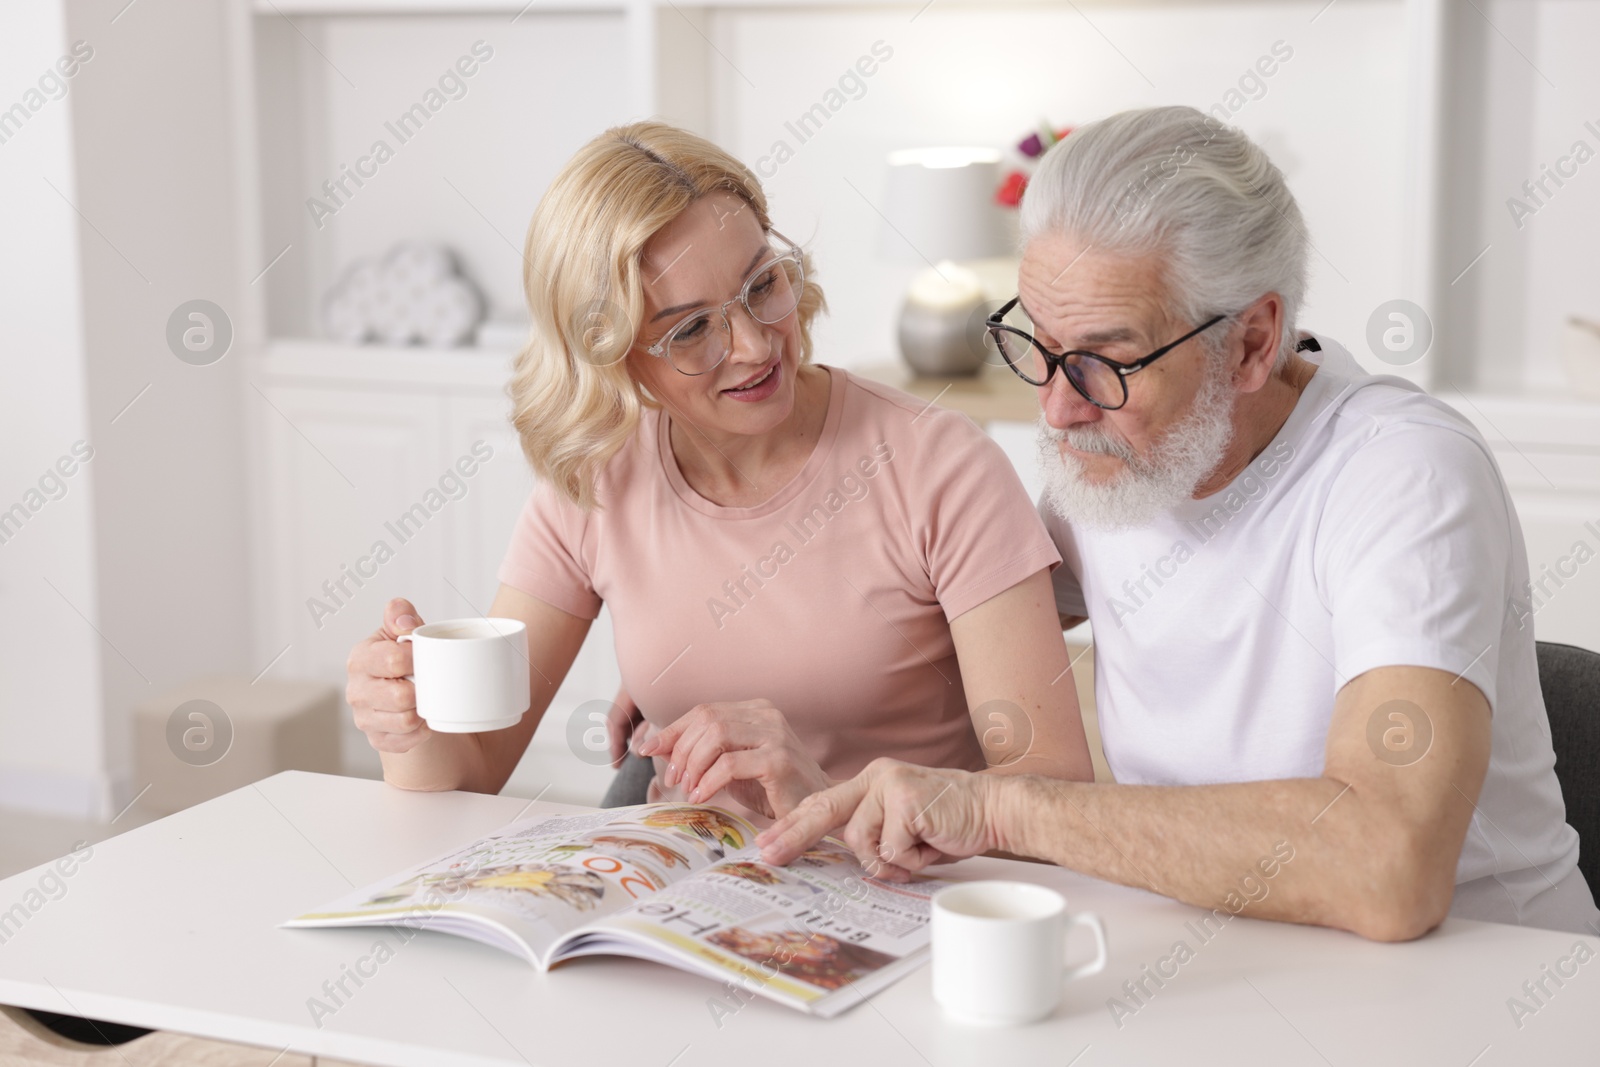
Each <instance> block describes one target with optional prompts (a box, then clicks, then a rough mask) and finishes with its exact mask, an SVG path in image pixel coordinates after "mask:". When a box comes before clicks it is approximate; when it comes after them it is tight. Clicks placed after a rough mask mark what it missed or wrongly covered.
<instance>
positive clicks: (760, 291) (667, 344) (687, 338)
mask: <svg viewBox="0 0 1600 1067" xmlns="http://www.w3.org/2000/svg"><path fill="white" fill-rule="evenodd" d="M771 236H772V237H774V238H776V239H777V240H778V241H781V242H782V243H783V246H784V247H781V248H774V249H773V252H774V254H773V257H772V258H771V259H769V260H767V261H766V262H764V263H762V264H761V266H759V267H757V268H756V269H755V271H754V272H753V273H751V275H750V276H749V277H748V278H746V279H745V282H744V285H743V286H742V287H740V289H739V294H738V295H737V296H735V297H734V298H733V299H731V300H729V301H727V302H725V303H724V304H722V305H721V306H720V307H714V308H701V309H700V310H698V311H693V312H690V313H689V314H688V315H687V316H686V317H684V318H683V319H682V320H680V321H679V322H678V323H677V324H676V325H675V326H673V327H672V329H670V330H668V331H667V332H666V334H665V335H664V336H662V338H661V339H660V340H658V341H657V342H656V343H655V344H653V345H650V346H649V347H648V348H646V349H645V351H647V352H649V353H650V354H651V355H652V356H664V357H666V359H667V362H669V363H671V364H672V367H673V369H674V370H676V371H677V372H678V373H679V374H688V375H699V374H705V373H706V372H707V371H710V370H712V369H714V368H715V367H716V366H717V365H718V364H720V363H721V362H722V361H723V360H725V359H727V358H728V352H729V351H730V350H731V349H732V348H733V327H732V325H731V324H730V323H729V321H728V308H729V307H730V306H731V305H733V304H735V303H738V304H741V305H743V306H744V309H745V311H746V312H747V313H749V315H750V317H751V318H752V319H754V320H755V321H756V322H759V323H761V324H762V325H763V326H771V325H773V324H774V323H778V322H782V321H783V320H784V319H785V318H787V317H789V316H790V315H792V314H794V310H795V308H797V307H799V306H800V295H801V294H802V293H803V292H804V291H805V285H806V271H805V259H804V253H802V252H801V251H800V248H799V246H798V245H796V244H795V243H794V242H793V241H791V240H789V239H788V238H787V237H785V236H783V235H782V234H781V233H779V232H778V231H776V230H773V231H771Z"/></svg>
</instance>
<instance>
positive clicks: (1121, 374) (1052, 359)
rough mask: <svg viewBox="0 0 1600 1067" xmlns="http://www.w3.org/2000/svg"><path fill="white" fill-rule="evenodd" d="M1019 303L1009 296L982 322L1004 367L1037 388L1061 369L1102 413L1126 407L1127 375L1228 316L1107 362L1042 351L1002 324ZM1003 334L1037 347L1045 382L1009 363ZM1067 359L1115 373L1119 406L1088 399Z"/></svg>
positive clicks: (1092, 355)
mask: <svg viewBox="0 0 1600 1067" xmlns="http://www.w3.org/2000/svg"><path fill="white" fill-rule="evenodd" d="M1021 301H1022V297H1021V296H1014V297H1012V298H1011V299H1010V300H1009V301H1008V302H1007V303H1006V304H1005V305H1004V306H1003V307H1001V308H1000V309H999V310H998V311H996V312H995V313H994V314H992V315H990V316H989V317H988V318H987V319H986V320H984V329H986V330H987V331H988V332H989V335H990V336H991V337H993V338H994V346H995V348H996V349H997V350H998V351H999V353H1000V357H1001V358H1002V359H1004V360H1005V361H1006V366H1008V367H1010V368H1011V369H1012V370H1013V371H1015V372H1016V375H1017V377H1019V378H1021V379H1022V380H1023V381H1025V382H1027V383H1028V384H1029V385H1036V386H1045V385H1048V384H1050V377H1051V375H1053V374H1055V372H1056V368H1057V367H1059V368H1061V373H1062V374H1064V375H1066V377H1067V383H1068V384H1069V385H1071V386H1072V388H1073V389H1074V390H1076V391H1077V393H1078V395H1079V396H1081V397H1083V398H1084V399H1085V400H1087V401H1088V402H1089V403H1091V404H1093V405H1094V406H1095V407H1097V408H1101V409H1102V410H1105V411H1116V410H1117V409H1119V408H1122V407H1125V406H1126V405H1127V403H1128V375H1130V374H1133V373H1135V372H1136V371H1141V370H1144V369H1145V368H1146V367H1148V366H1149V365H1150V364H1152V363H1154V362H1155V361H1156V360H1158V359H1160V358H1161V357H1162V356H1164V355H1166V354H1167V353H1168V352H1171V351H1172V350H1173V349H1174V348H1177V347H1178V346H1179V345H1181V344H1183V343H1184V342H1185V341H1187V340H1189V339H1190V338H1192V337H1198V336H1199V335H1200V334H1202V333H1204V332H1205V331H1206V330H1209V329H1210V328H1211V327H1213V326H1215V325H1216V324H1217V323H1219V322H1222V321H1223V320H1224V319H1226V318H1227V317H1228V316H1227V315H1217V316H1214V317H1213V318H1211V319H1208V320H1206V321H1205V322H1204V323H1202V324H1201V325H1199V326H1196V327H1195V328H1194V329H1192V330H1190V331H1189V332H1188V333H1186V334H1184V335H1183V336H1182V337H1180V338H1178V339H1177V340H1176V341H1173V342H1171V343H1170V344H1165V345H1162V346H1161V347H1160V348H1158V349H1156V350H1155V351H1154V352H1152V353H1150V354H1149V355H1148V356H1145V357H1143V358H1142V359H1136V360H1134V361H1133V362H1132V363H1118V362H1117V361H1116V360H1114V359H1109V358H1107V357H1105V356H1102V355H1101V354H1100V353H1098V352H1088V351H1085V350H1083V349H1076V348H1075V349H1068V350H1067V351H1065V352H1062V353H1060V354H1059V355H1058V354H1056V353H1055V352H1052V351H1050V350H1049V349H1047V348H1045V346H1044V345H1042V344H1040V343H1039V342H1038V341H1037V340H1036V339H1035V338H1034V336H1033V335H1032V334H1030V333H1028V332H1027V331H1025V330H1019V329H1017V328H1016V327H1015V326H1007V325H1006V324H1005V323H1004V322H1001V321H1000V320H1001V319H1003V318H1005V317H1006V316H1007V315H1009V314H1011V310H1012V309H1013V308H1015V307H1016V306H1017V305H1018V304H1019V303H1021ZM1002 331H1004V332H1005V333H1012V334H1016V335H1017V336H1018V337H1020V338H1022V339H1023V340H1025V341H1027V342H1028V343H1029V344H1031V345H1033V347H1034V348H1037V349H1038V350H1039V354H1040V355H1041V356H1043V357H1044V366H1045V371H1044V381H1040V382H1036V381H1034V380H1033V379H1032V378H1031V377H1029V376H1028V375H1027V374H1026V373H1024V371H1023V370H1022V368H1021V367H1019V366H1017V365H1016V364H1015V363H1013V362H1012V360H1011V357H1010V356H1009V355H1007V354H1006V349H1005V346H1004V345H1003V344H1001V343H1000V338H999V336H998V335H999V334H1000V333H1001V332H1002ZM1068 356H1079V357H1082V358H1084V359H1092V360H1095V361H1096V362H1099V363H1103V364H1105V365H1106V366H1107V367H1110V368H1111V369H1112V370H1113V371H1115V372H1116V374H1117V382H1118V383H1119V384H1120V385H1121V386H1122V400H1121V402H1120V403H1116V404H1102V403H1101V402H1100V401H1098V400H1096V399H1095V398H1094V397H1092V396H1090V395H1089V391H1088V389H1087V388H1085V387H1084V386H1083V385H1081V384H1079V382H1078V381H1077V379H1076V378H1074V377H1073V376H1072V372H1071V371H1069V370H1068V369H1067V357H1068Z"/></svg>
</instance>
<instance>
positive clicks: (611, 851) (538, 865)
mask: <svg viewBox="0 0 1600 1067" xmlns="http://www.w3.org/2000/svg"><path fill="white" fill-rule="evenodd" d="M755 834H756V830H755V827H753V826H752V825H751V824H750V823H748V822H746V821H745V820H743V819H741V818H739V817H738V816H736V815H733V814H731V813H729V812H726V811H722V810H721V809H718V808H705V807H696V808H687V807H684V806H682V805H675V804H646V805H642V806H639V807H634V808H616V809H611V810H607V811H602V812H596V813H594V814H584V815H558V816H548V815H545V816H533V817H530V818H528V819H525V820H521V821H518V822H514V823H511V824H508V825H507V826H505V827H502V828H501V829H499V830H497V831H495V832H494V833H493V834H490V835H489V836H487V837H485V838H482V839H481V840H478V841H475V842H473V843H472V844H470V845H467V846H465V847H462V848H458V849H455V850H453V851H451V852H448V853H446V854H445V855H443V856H439V857H437V858H435V859H432V860H429V861H427V862H425V863H422V864H419V865H418V866H416V867H414V868H412V869H411V870H409V871H405V872H402V873H400V874H397V875H393V876H391V877H389V878H386V879H384V880H383V881H381V882H378V883H376V884H374V885H371V886H368V887H366V888H365V889H361V890H358V891H356V892H353V893H350V894H347V895H346V896H344V897H341V898H339V899H338V900H334V901H332V902H330V903H328V904H326V905H324V906H322V907H320V908H317V909H316V910H314V911H311V912H307V913H306V914H304V915H300V916H297V917H296V918H294V919H291V920H290V921H288V922H286V923H284V924H282V925H284V926H289V927H316V926H360V925H394V926H415V927H421V928H424V929H434V930H443V931H447V932H450V933H456V934H461V935H463V936H466V937H471V938H474V939H476V940H479V941H484V942H486V943H488V944H491V945H494V946H495V947H497V948H501V949H504V950H505V951H508V952H514V953H517V954H518V955H521V956H523V957H524V958H526V959H527V960H528V961H529V962H530V963H533V964H534V965H535V966H538V967H544V966H546V965H547V964H548V963H549V957H550V952H551V949H552V947H553V946H554V945H555V944H556V943H557V942H558V941H559V940H560V939H561V938H562V937H563V936H564V935H567V934H570V933H572V932H574V931H576V930H579V929H581V928H583V927H584V925H585V924H586V923H590V922H592V921H593V920H595V919H597V918H601V917H603V916H605V915H608V914H611V913H614V912H616V911H619V910H621V909H622V908H625V907H627V906H628V905H629V904H631V903H633V902H634V901H636V900H639V899H641V898H644V897H648V896H650V895H652V894H654V893H656V892H658V891H660V890H662V889H665V888H667V887H668V886H671V885H673V884H674V883H676V882H679V881H681V880H682V879H683V878H685V877H687V876H688V875H691V874H693V873H694V872H696V871H701V870H705V869H706V868H708V867H711V866H712V865H714V864H716V863H719V862H721V861H722V860H723V859H724V858H725V857H726V856H727V855H728V854H729V853H730V852H733V851H736V850H740V849H747V848H749V847H750V846H751V844H752V842H753V841H754V839H755Z"/></svg>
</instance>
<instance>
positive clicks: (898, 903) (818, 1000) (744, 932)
mask: <svg viewBox="0 0 1600 1067" xmlns="http://www.w3.org/2000/svg"><path fill="white" fill-rule="evenodd" d="M946 884H948V883H946V882H943V881H940V880H938V879H935V878H929V877H925V876H921V875H918V876H915V877H913V879H912V880H911V881H910V882H907V883H897V882H881V881H878V880H876V879H873V878H869V877H868V876H867V873H866V871H864V870H863V869H862V868H861V866H860V865H859V864H858V863H857V862H856V860H855V857H854V855H853V854H852V853H851V852H850V850H849V849H848V848H846V847H845V846H844V845H843V844H841V843H839V842H837V841H834V840H833V839H827V840H824V841H822V842H821V843H819V844H818V845H817V846H816V847H814V848H812V849H811V850H810V851H808V852H806V853H804V854H803V855H801V856H799V857H797V858H796V859H795V860H794V861H793V862H792V863H790V864H789V865H788V866H787V867H773V866H769V865H768V864H765V863H762V862H761V861H760V857H759V852H758V851H757V850H756V849H754V848H750V849H745V850H742V851H740V852H730V853H729V854H728V856H727V857H726V859H724V860H723V861H721V862H719V863H716V864H714V865H712V866H710V867H708V868H706V869H705V870H702V871H700V872H699V873H697V874H695V875H694V876H693V877H690V878H686V879H683V880H681V881H678V882H677V883H675V884H674V885H672V886H669V887H667V888H665V889H663V890H662V891H661V892H659V893H656V894H653V895H652V896H650V897H649V898H648V899H644V900H640V901H639V902H638V903H636V904H633V905H632V906H630V907H629V908H627V909H626V910H624V911H621V912H617V913H613V914H611V915H609V916H607V917H606V918H604V919H603V920H601V921H599V922H597V923H594V924H592V925H591V926H590V927H589V928H588V929H587V930H585V931H583V932H581V933H579V934H576V935H574V936H571V937H568V938H566V939H565V940H564V941H563V942H562V943H561V944H560V945H558V946H557V950H556V952H555V954H554V955H555V958H556V959H565V958H569V957H572V956H579V955H588V954H596V953H627V954H630V955H636V956H644V957H646V958H650V959H656V960H660V961H662V962H669V963H674V964H676V965H677V966H681V967H686V968H688V969H691V970H695V971H698V972H699V973H701V974H705V975H708V976H710V977H712V978H714V979H717V980H719V981H723V982H724V983H731V985H729V986H728V987H727V992H728V994H729V996H732V997H734V998H738V997H739V996H741V995H742V996H743V997H745V998H748V997H749V996H752V995H756V994H759V995H762V996H767V997H770V998H772V999H774V1000H778V1001H780V1002H782V1003H786V1004H789V1005H791V1006H793V1007H798V1008H802V1009H804V1010H807V1011H810V1012H813V1013H815V1014H818V1015H824V1016H828V1015H833V1014H836V1013H837V1012H839V1011H843V1010H844V1009H846V1008H848V1007H851V1006H853V1005H855V1004H858V1003H860V1002H861V1000H863V999H865V998H866V997H867V996H868V995H870V994H871V993H873V992H876V991H877V990H879V989H881V988H883V987H884V986H887V985H889V984H890V983H892V982H894V981H895V980H896V979H898V978H900V977H901V976H902V975H904V974H906V973H907V972H909V971H910V970H913V969H915V968H916V967H917V966H919V965H920V964H921V962H922V961H923V959H924V958H925V950H926V949H927V946H928V939H929V921H930V918H931V915H932V905H931V898H932V896H933V894H934V892H935V891H937V890H938V889H941V888H943V887H944V886H945V885H946ZM737 1007H738V1002H737V1000H736V999H735V1000H730V1001H729V1002H728V1008H729V1010H737Z"/></svg>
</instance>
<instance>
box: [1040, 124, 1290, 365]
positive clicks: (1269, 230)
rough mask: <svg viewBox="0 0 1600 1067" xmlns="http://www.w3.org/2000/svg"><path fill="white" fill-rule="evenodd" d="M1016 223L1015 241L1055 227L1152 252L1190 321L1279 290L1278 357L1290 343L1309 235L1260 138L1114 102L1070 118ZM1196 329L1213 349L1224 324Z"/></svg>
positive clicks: (1106, 244) (1100, 244)
mask: <svg viewBox="0 0 1600 1067" xmlns="http://www.w3.org/2000/svg"><path fill="white" fill-rule="evenodd" d="M1021 228H1022V243H1023V245H1024V246H1026V245H1027V243H1028V242H1029V241H1031V240H1033V239H1034V238H1035V237H1040V236H1043V235H1045V234H1048V233H1054V234H1066V235H1070V236H1071V237H1072V238H1074V239H1075V240H1077V241H1078V242H1080V243H1083V244H1085V245H1087V246H1088V247H1091V248H1095V249H1098V250H1101V251H1110V252H1113V253H1121V254H1127V255H1147V254H1152V253H1154V254H1159V255H1161V256H1162V257H1164V259H1165V261H1166V262H1165V270H1166V280H1167V285H1168V290H1169V292H1168V296H1169V298H1170V299H1171V300H1172V301H1173V302H1174V304H1175V308H1174V310H1175V311H1177V312H1179V313H1180V314H1181V315H1182V317H1184V318H1185V319H1187V320H1188V321H1190V322H1192V323H1194V324H1195V325H1199V324H1200V323H1202V322H1204V321H1205V320H1206V319H1208V318H1210V317H1211V316H1213V315H1218V314H1229V315H1232V314H1236V313H1237V312H1240V311H1243V310H1244V309H1245V308H1246V307H1248V306H1250V305H1251V304H1252V303H1254V302H1255V301H1256V300H1257V299H1258V298H1260V297H1261V296H1262V295H1264V294H1266V293H1268V292H1276V293H1277V294H1278V295H1279V296H1280V297H1282V298H1283V337H1282V339H1281V342H1280V344H1279V348H1278V365H1279V366H1282V365H1283V363H1284V362H1285V361H1286V360H1287V359H1288V358H1289V353H1290V352H1292V351H1293V349H1294V346H1295V343H1296V332H1295V318H1296V316H1297V315H1298V314H1299V311H1300V304H1301V301H1302V299H1303V298H1304V296H1305V289H1306V258H1307V253H1308V250H1309V248H1310V244H1311V242H1310V238H1309V237H1308V236H1307V234H1306V226H1305V221H1304V220H1303V219H1302V218H1301V215H1300V208H1299V207H1298V206H1297V205H1296V204H1295V200H1294V196H1293V194H1291V193H1290V192H1289V187H1288V186H1287V185H1286V184H1285V183H1284V180H1283V173H1282V172H1281V171H1280V170H1278V168H1277V167H1275V166H1274V165H1273V163H1272V161H1271V160H1270V159H1268V158H1267V154H1266V153H1265V152H1263V151H1262V150H1261V148H1260V147H1259V146H1257V145H1256V144H1255V143H1254V142H1253V141H1251V140H1250V138H1249V137H1247V136H1245V134H1244V133H1243V132H1242V131H1240V130H1239V129H1238V128H1237V127H1234V126H1227V125H1224V124H1223V123H1221V122H1218V121H1217V120H1216V119H1214V118H1212V117H1210V116H1209V115H1205V114H1202V113H1201V112H1199V111H1196V110H1195V109H1194V108H1192V107H1155V108H1145V109H1141V110H1135V111H1123V112H1119V113H1118V114H1115V115H1112V116H1110V117H1109V118H1105V119H1101V120H1100V121H1098V122H1091V123H1088V124H1086V125H1084V126H1080V127H1078V128H1077V129H1076V130H1074V131H1073V132H1072V133H1071V134H1070V135H1068V136H1067V137H1066V138H1065V139H1064V140H1063V141H1061V142H1060V143H1059V144H1057V145H1055V146H1054V147H1053V148H1051V149H1050V150H1049V151H1048V152H1046V153H1045V155H1044V159H1043V160H1042V161H1041V163H1040V164H1039V168H1038V170H1037V171H1036V172H1035V174H1034V175H1033V177H1032V179H1031V180H1029V182H1028V187H1027V192H1026V193H1025V194H1024V195H1023V198H1022V212H1021ZM1201 336H1202V339H1205V340H1207V342H1208V343H1207V345H1206V347H1207V348H1208V349H1209V350H1211V351H1213V352H1215V351H1218V350H1220V348H1221V343H1222V341H1223V339H1224V338H1223V335H1222V334H1220V333H1216V334H1213V333H1212V331H1207V333H1206V334H1202V335H1201ZM1213 338H1214V339H1213Z"/></svg>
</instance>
